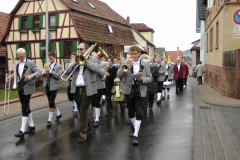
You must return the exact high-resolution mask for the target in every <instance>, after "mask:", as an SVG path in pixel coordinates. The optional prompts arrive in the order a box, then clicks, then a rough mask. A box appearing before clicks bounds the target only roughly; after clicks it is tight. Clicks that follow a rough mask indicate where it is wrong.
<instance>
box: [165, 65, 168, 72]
mask: <svg viewBox="0 0 240 160" xmlns="http://www.w3.org/2000/svg"><path fill="white" fill-rule="evenodd" d="M165 75H168V64H166V73H165Z"/></svg>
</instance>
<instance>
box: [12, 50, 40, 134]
mask: <svg viewBox="0 0 240 160" xmlns="http://www.w3.org/2000/svg"><path fill="white" fill-rule="evenodd" d="M17 56H18V59H19V62H18V63H17V65H16V72H17V75H16V77H14V75H12V76H11V80H13V79H14V78H16V79H17V81H18V82H20V81H24V82H27V83H26V84H25V85H24V86H21V87H20V85H19V86H18V95H19V99H20V102H21V105H22V107H21V108H22V125H21V128H20V130H19V132H18V133H17V134H15V137H18V138H24V134H28V133H30V132H33V131H34V130H35V125H34V123H33V118H32V112H31V110H30V98H31V95H32V94H33V93H34V92H35V79H36V78H38V77H40V76H41V71H40V70H39V68H38V67H37V66H36V64H35V63H34V62H33V61H31V60H30V59H27V58H26V51H25V49H23V48H19V49H18V50H17ZM27 122H28V128H27V131H25V127H26V125H27Z"/></svg>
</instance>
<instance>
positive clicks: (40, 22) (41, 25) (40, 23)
mask: <svg viewBox="0 0 240 160" xmlns="http://www.w3.org/2000/svg"><path fill="white" fill-rule="evenodd" d="M42 27H43V16H39V28H42Z"/></svg>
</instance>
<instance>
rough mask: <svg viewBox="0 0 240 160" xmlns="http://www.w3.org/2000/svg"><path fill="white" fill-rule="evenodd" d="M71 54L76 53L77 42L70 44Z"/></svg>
mask: <svg viewBox="0 0 240 160" xmlns="http://www.w3.org/2000/svg"><path fill="white" fill-rule="evenodd" d="M72 52H77V42H76V41H73V42H72Z"/></svg>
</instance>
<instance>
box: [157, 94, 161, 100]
mask: <svg viewBox="0 0 240 160" xmlns="http://www.w3.org/2000/svg"><path fill="white" fill-rule="evenodd" d="M157 100H158V101H159V100H161V93H157Z"/></svg>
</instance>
